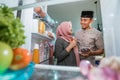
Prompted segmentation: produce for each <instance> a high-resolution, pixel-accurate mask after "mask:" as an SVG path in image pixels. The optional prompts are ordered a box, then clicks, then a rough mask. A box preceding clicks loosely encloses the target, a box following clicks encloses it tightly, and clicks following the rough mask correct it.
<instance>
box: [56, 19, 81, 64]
mask: <svg viewBox="0 0 120 80" xmlns="http://www.w3.org/2000/svg"><path fill="white" fill-rule="evenodd" d="M70 26H71V27H72V23H71V22H70V21H65V22H62V23H61V24H60V25H59V26H58V27H57V30H56V36H57V38H58V37H60V38H62V39H64V40H65V41H67V42H70V41H72V40H73V37H72V35H70V34H68V31H69V28H70ZM74 52H75V56H76V63H77V66H79V63H80V57H79V54H78V47H77V46H76V47H74Z"/></svg>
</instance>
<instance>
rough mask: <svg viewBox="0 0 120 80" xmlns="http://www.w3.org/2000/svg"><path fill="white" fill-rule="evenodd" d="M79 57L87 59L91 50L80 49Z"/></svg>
mask: <svg viewBox="0 0 120 80" xmlns="http://www.w3.org/2000/svg"><path fill="white" fill-rule="evenodd" d="M81 52H82V53H81V54H80V55H81V56H84V57H89V56H90V53H91V50H90V49H88V48H84V49H81Z"/></svg>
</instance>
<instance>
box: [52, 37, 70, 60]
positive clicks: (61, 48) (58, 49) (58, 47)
mask: <svg viewBox="0 0 120 80" xmlns="http://www.w3.org/2000/svg"><path fill="white" fill-rule="evenodd" d="M54 55H55V57H56V58H57V60H58V61H62V60H64V59H65V57H67V56H68V55H69V53H68V52H67V51H66V48H65V45H64V41H63V40H62V39H59V38H58V39H57V40H56V42H55V54H54Z"/></svg>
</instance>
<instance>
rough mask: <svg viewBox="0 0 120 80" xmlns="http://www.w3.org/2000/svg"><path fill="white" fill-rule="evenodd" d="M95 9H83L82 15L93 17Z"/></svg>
mask: <svg viewBox="0 0 120 80" xmlns="http://www.w3.org/2000/svg"><path fill="white" fill-rule="evenodd" d="M93 13H94V12H93V11H82V13H81V17H83V18H93Z"/></svg>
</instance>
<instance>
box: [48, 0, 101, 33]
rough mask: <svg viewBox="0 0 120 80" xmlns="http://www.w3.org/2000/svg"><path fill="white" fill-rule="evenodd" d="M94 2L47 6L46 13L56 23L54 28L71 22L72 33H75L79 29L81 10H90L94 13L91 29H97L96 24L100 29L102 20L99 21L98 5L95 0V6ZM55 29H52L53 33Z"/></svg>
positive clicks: (86, 0)
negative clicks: (65, 22) (62, 23)
mask: <svg viewBox="0 0 120 80" xmlns="http://www.w3.org/2000/svg"><path fill="white" fill-rule="evenodd" d="M95 1H96V0H92V1H89V0H83V1H82V0H80V1H75V2H69V3H62V4H57V5H50V6H49V5H48V9H47V12H48V14H49V15H50V16H51V17H52V18H53V19H54V20H55V21H57V22H58V24H57V25H56V27H57V26H58V25H59V24H60V23H61V22H62V21H71V22H72V24H73V31H74V32H76V31H77V30H78V29H80V27H81V25H80V15H81V11H82V10H92V11H94V18H95V20H94V22H93V24H92V27H95V28H97V27H98V24H99V27H101V28H102V20H101V11H100V5H99V0H97V4H95ZM55 30H56V28H55V29H54V32H55Z"/></svg>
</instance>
